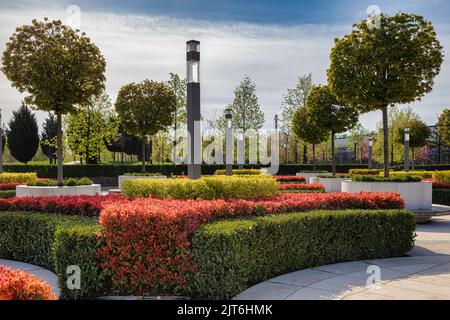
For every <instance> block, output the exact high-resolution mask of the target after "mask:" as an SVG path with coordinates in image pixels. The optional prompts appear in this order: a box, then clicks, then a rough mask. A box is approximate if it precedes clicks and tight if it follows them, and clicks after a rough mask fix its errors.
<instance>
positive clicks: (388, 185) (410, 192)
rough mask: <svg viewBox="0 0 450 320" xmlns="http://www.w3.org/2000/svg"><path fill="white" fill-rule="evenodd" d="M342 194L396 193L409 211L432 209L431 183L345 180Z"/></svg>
mask: <svg viewBox="0 0 450 320" xmlns="http://www.w3.org/2000/svg"><path fill="white" fill-rule="evenodd" d="M342 192H350V193H356V192H396V193H400V195H401V196H402V198H403V200H404V201H405V208H406V209H410V210H429V209H431V208H432V202H433V201H432V195H433V189H432V183H431V182H428V181H422V182H360V181H351V180H345V181H343V182H342Z"/></svg>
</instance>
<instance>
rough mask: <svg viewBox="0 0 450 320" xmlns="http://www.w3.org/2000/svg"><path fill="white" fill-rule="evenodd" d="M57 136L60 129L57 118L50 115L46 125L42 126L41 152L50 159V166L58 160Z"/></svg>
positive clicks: (45, 122)
mask: <svg viewBox="0 0 450 320" xmlns="http://www.w3.org/2000/svg"><path fill="white" fill-rule="evenodd" d="M57 134H58V127H57V121H56V117H55V115H54V114H53V113H49V115H48V118H47V119H45V121H44V124H43V125H42V133H41V150H42V152H43V153H44V154H45V156H46V157H47V158H49V161H50V164H54V160H55V159H56V153H57V152H56V151H57V148H56V146H57V142H56V136H57Z"/></svg>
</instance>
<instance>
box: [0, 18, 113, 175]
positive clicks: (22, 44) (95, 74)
mask: <svg viewBox="0 0 450 320" xmlns="http://www.w3.org/2000/svg"><path fill="white" fill-rule="evenodd" d="M2 63H3V67H2V71H3V72H4V74H5V75H6V77H7V78H8V79H9V80H10V81H11V83H12V85H13V87H15V88H17V89H18V90H19V91H20V92H21V93H25V94H26V98H25V102H26V103H28V104H30V105H31V106H35V107H36V108H38V109H40V110H42V111H53V112H55V114H56V116H57V125H58V134H57V145H58V180H60V181H62V179H63V172H62V132H61V127H62V115H63V114H66V113H69V112H70V113H72V112H76V111H77V109H76V108H77V106H78V105H85V104H87V103H89V100H90V99H91V98H92V97H93V96H97V95H98V94H100V92H101V91H102V90H103V89H104V82H105V76H104V73H105V66H106V62H105V59H104V58H103V56H102V55H101V53H100V50H99V49H98V47H97V46H95V45H94V44H93V43H92V42H91V40H90V39H89V38H88V37H87V36H86V35H85V34H84V33H81V32H80V31H79V30H73V29H71V28H70V27H68V26H65V25H64V24H63V23H62V22H61V21H59V20H54V21H49V20H48V19H44V21H37V20H33V21H32V23H31V25H23V26H20V27H18V28H17V29H16V32H15V33H14V34H13V35H12V36H11V38H10V40H9V42H8V43H7V44H6V50H5V52H4V53H3V57H2Z"/></svg>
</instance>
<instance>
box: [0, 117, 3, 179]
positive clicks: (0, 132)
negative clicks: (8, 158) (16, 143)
mask: <svg viewBox="0 0 450 320" xmlns="http://www.w3.org/2000/svg"><path fill="white" fill-rule="evenodd" d="M2 172H3V123H2V109H0V173H2Z"/></svg>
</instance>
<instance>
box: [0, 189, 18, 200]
mask: <svg viewBox="0 0 450 320" xmlns="http://www.w3.org/2000/svg"><path fill="white" fill-rule="evenodd" d="M15 196H16V190H0V198H3V199H9V198H14V197H15Z"/></svg>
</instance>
